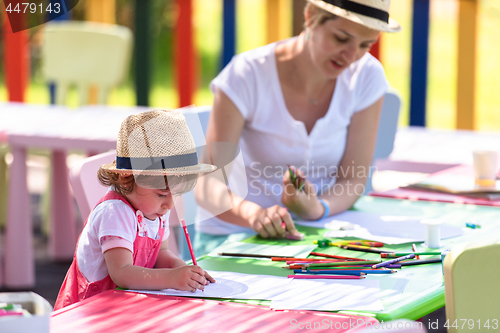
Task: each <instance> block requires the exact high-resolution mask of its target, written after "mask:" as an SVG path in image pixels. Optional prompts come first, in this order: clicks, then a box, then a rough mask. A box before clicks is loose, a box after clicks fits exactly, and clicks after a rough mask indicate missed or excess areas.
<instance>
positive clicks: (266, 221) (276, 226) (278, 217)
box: [250, 205, 297, 238]
mask: <svg viewBox="0 0 500 333" xmlns="http://www.w3.org/2000/svg"><path fill="white" fill-rule="evenodd" d="M283 222H284V223H285V228H283ZM250 226H251V227H252V229H253V230H255V231H256V232H257V233H258V234H259V235H260V236H261V237H263V238H270V237H272V238H280V237H283V236H284V235H285V233H286V231H288V232H290V233H292V234H295V233H296V232H297V230H296V229H295V224H294V223H293V220H292V217H291V216H290V213H289V212H288V210H287V209H286V208H284V207H281V206H278V205H274V206H272V207H269V208H262V207H261V208H260V209H259V210H258V211H257V213H256V214H255V215H254V216H253V217H252V219H251V220H250Z"/></svg>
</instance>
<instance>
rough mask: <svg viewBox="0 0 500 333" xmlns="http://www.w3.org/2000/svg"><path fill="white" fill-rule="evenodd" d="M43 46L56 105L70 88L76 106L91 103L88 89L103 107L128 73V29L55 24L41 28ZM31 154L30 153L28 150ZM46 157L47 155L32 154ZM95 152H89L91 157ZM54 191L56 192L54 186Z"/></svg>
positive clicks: (57, 157)
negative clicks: (75, 92) (94, 90)
mask: <svg viewBox="0 0 500 333" xmlns="http://www.w3.org/2000/svg"><path fill="white" fill-rule="evenodd" d="M42 34H43V44H42V62H43V67H42V68H43V75H44V77H45V79H46V80H47V81H48V82H50V83H54V84H55V104H58V105H62V104H65V101H66V97H67V94H68V91H69V88H70V86H71V85H75V86H76V87H77V90H78V93H79V96H80V98H79V104H80V105H85V104H89V103H90V102H91V96H90V93H89V92H90V88H91V87H96V88H97V93H98V95H97V102H98V103H99V104H105V103H106V101H107V98H108V95H109V93H110V91H111V89H112V88H113V87H114V86H116V85H117V84H118V83H120V81H121V80H122V79H123V78H124V77H125V75H126V73H127V72H128V68H129V63H130V58H131V52H132V32H131V31H130V29H129V28H127V27H123V26H118V25H113V24H104V23H95V22H79V21H57V22H51V23H48V24H46V25H44V29H43V33H42ZM31 153H33V151H31ZM35 153H37V154H41V155H46V153H45V154H44V153H40V152H37V151H36V152H35ZM94 153H95V152H89V155H93V154H94ZM51 160H52V163H57V161H61V162H63V161H65V160H66V152H65V151H53V152H52V156H51ZM52 183H53V179H52V172H49V173H48V184H49V185H48V186H47V190H46V191H45V192H44V193H43V194H42V198H41V203H40V206H41V214H42V221H43V226H44V228H43V229H44V231H45V233H47V234H48V233H49V232H50V231H49V230H47V229H48V228H49V223H48V221H49V220H50V219H51V212H50V208H49V207H50V206H51V202H50V201H51V197H50V195H49V193H50V191H51V190H50V189H51V187H52ZM53 191H57V189H56V188H55V187H54V188H53Z"/></svg>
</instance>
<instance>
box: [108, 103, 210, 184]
mask: <svg viewBox="0 0 500 333" xmlns="http://www.w3.org/2000/svg"><path fill="white" fill-rule="evenodd" d="M101 168H102V169H105V170H109V171H112V172H116V173H120V174H134V175H136V174H140V175H145V176H161V175H164V176H184V175H194V174H202V173H207V172H212V171H214V170H215V169H216V167H215V166H213V165H210V164H204V163H199V162H198V156H197V154H196V145H195V143H194V140H193V136H192V135H191V132H190V131H189V127H188V125H187V123H186V119H185V118H184V116H183V115H182V113H181V112H179V111H177V110H151V111H146V112H141V113H139V114H136V115H132V116H129V117H127V119H125V120H124V121H123V122H122V124H121V127H120V132H119V133H118V141H117V143H116V161H115V162H114V163H110V164H105V165H103V166H101Z"/></svg>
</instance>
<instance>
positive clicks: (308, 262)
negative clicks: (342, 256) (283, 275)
mask: <svg viewBox="0 0 500 333" xmlns="http://www.w3.org/2000/svg"><path fill="white" fill-rule="evenodd" d="M323 262H345V261H340V260H309V261H295V260H291V261H287V262H286V264H287V265H294V264H297V265H303V264H313V263H323Z"/></svg>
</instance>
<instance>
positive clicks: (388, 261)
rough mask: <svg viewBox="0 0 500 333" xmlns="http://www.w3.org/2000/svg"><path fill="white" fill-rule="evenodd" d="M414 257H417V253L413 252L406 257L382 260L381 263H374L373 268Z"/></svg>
mask: <svg viewBox="0 0 500 333" xmlns="http://www.w3.org/2000/svg"><path fill="white" fill-rule="evenodd" d="M413 258H415V255H414V254H413V253H412V254H409V255H407V256H404V257H399V258H396V259H392V260H387V261H384V262H381V263H380V264H376V265H373V266H372V268H379V267H384V266H388V265H390V264H394V263H395V262H398V261H403V260H406V259H413Z"/></svg>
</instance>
